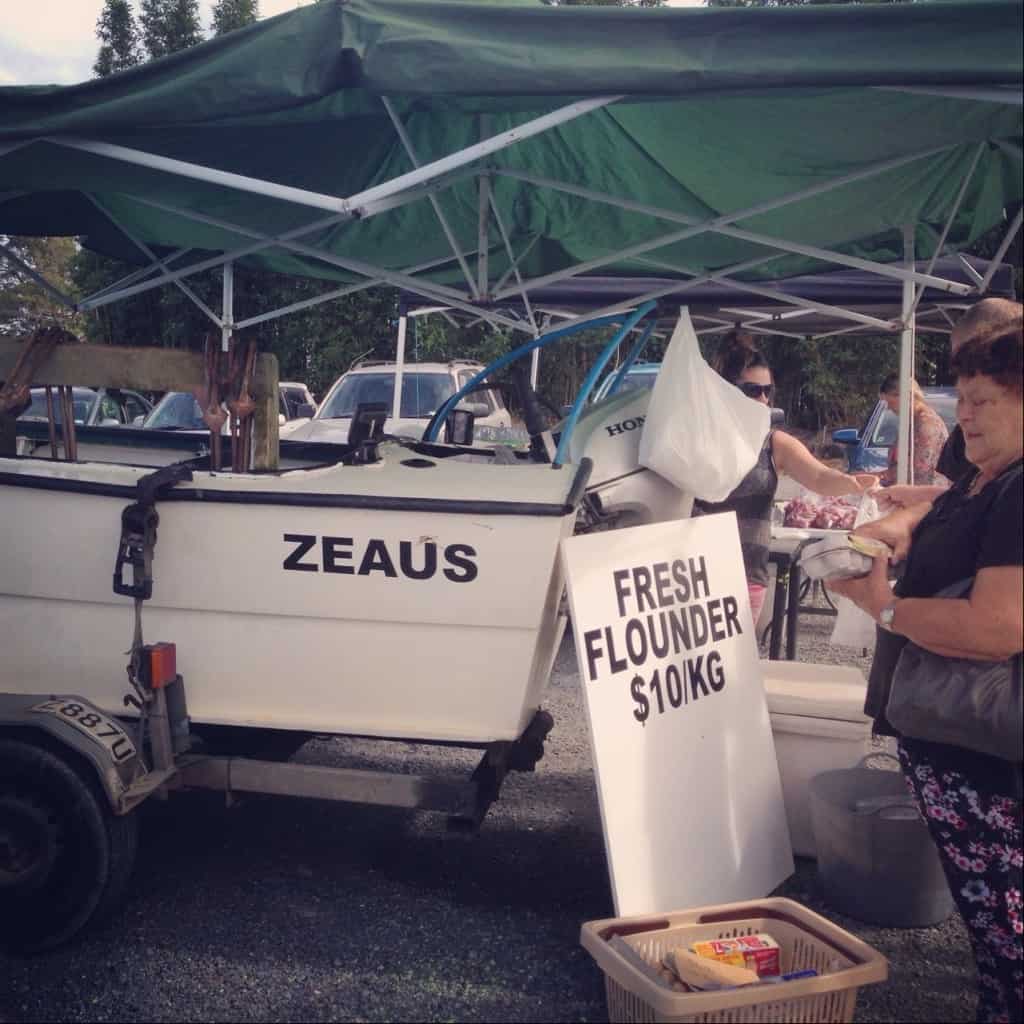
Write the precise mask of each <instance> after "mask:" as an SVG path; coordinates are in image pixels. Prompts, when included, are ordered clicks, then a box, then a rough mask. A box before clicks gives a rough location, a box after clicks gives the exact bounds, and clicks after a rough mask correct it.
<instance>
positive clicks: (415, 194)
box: [79, 170, 473, 310]
mask: <svg viewBox="0 0 1024 1024" xmlns="http://www.w3.org/2000/svg"><path fill="white" fill-rule="evenodd" d="M472 175H473V172H472V171H469V170H463V171H461V172H457V173H453V174H451V175H448V176H447V177H446V178H445V179H443V180H440V181H437V182H434V184H433V185H430V186H425V187H424V188H422V189H412V190H410V191H409V192H406V193H405V194H404V195H403V196H400V197H396V198H393V199H390V200H386V201H383V202H381V203H380V204H379V208H378V209H376V210H374V212H375V213H381V212H383V211H384V210H391V209H396V208H397V207H400V206H405V205H407V204H409V203H413V202H417V201H418V200H420V199H422V198H424V196H427V195H429V194H431V192H433V191H437V190H438V189H441V188H448V187H449V186H451V185H454V184H456V183H457V182H459V181H461V180H462V179H464V178H467V177H471V176H472ZM132 198H133V200H134V201H135V202H137V203H141V204H142V205H143V206H151V207H153V208H154V209H156V210H163V211H164V212H166V213H175V214H178V215H180V216H183V217H186V218H188V219H190V220H195V221H198V222H199V223H200V224H213V225H214V226H219V227H224V226H225V222H224V221H218V220H216V219H214V218H209V219H207V218H203V217H202V216H201V215H200V214H197V213H193V212H191V211H186V210H183V209H181V208H180V207H177V206H171V205H170V204H168V203H161V202H160V201H159V200H156V199H146V198H143V197H142V196H133V197H132ZM345 219H346V216H345V215H344V214H335V215H334V216H331V217H319V218H317V219H316V220H314V221H310V222H309V223H308V224H303V225H301V226H299V227H297V228H292V229H291V230H289V231H286V232H284V233H283V234H281V235H263V234H260V232H258V231H250V230H247V229H244V228H240V227H238V226H237V225H234V224H230V225H227V229H228V230H230V231H233V232H235V233H236V234H240V235H242V236H245V237H249V238H259V239H261V241H259V242H254V243H252V244H250V245H245V246H242V247H240V248H238V249H232V250H231V251H230V252H225V253H224V254H223V255H221V256H214V257H212V258H210V259H208V260H201V261H200V262H199V263H193V264H191V265H190V266H187V267H182V268H181V269H180V270H174V271H171V270H164V271H162V272H161V275H160V277H159V278H157V279H156V280H153V281H145V282H143V283H142V284H138V285H133V286H132V287H131V288H130V289H129V288H126V289H125V290H124V291H121V292H118V294H117V296H116V297H114V298H107V297H104V299H103V300H102V301H94V297H93V298H90V299H89V300H85V301H83V302H80V303H79V309H83V310H90V309H97V308H99V306H101V305H105V304H106V303H107V302H113V301H116V300H117V299H123V298H128V297H129V296H130V295H137V294H138V293H139V292H144V291H148V290H149V289H151V288H158V287H160V286H161V285H163V284H169V283H170V282H171V281H176V280H178V279H179V278H183V277H191V276H192V275H193V274H199V273H201V272H202V271H204V270H211V269H212V268H213V267H219V266H222V265H223V264H224V263H227V261H228V260H237V259H241V258H242V257H243V256H250V255H252V254H253V253H257V252H262V251H263V250H264V249H272V248H274V246H276V245H279V244H281V242H282V241H285V240H287V239H291V238H300V237H301V236H302V235H308V234H310V233H312V232H314V231H320V230H323V229H325V228H330V227H333V226H334V225H335V224H338V223H340V222H341V221H343V220H345ZM186 251H187V250H186Z"/></svg>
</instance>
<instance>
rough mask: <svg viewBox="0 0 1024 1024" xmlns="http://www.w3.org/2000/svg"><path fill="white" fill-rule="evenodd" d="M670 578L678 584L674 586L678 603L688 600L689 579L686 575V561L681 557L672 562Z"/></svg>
mask: <svg viewBox="0 0 1024 1024" xmlns="http://www.w3.org/2000/svg"><path fill="white" fill-rule="evenodd" d="M672 578H673V579H674V580H675V581H676V583H678V584H679V586H678V587H677V588H676V600H677V601H678V602H679V603H680V604H685V603H686V602H687V601H689V600H690V581H689V579H688V578H687V575H686V563H685V562H684V561H683V560H682V559H681V558H677V559H676V560H675V561H674V562H673V563H672Z"/></svg>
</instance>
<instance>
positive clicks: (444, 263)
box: [0, 0, 1022, 452]
mask: <svg viewBox="0 0 1024 1024" xmlns="http://www.w3.org/2000/svg"><path fill="white" fill-rule="evenodd" d="M1021 33H1022V7H1021V4H1020V3H1019V2H1008V0H973V2H955V3H928V2H925V3H913V4H893V5H875V4H871V5H807V6H800V7H785V8H773V9H753V10H751V9H742V8H741V9H722V8H715V9H692V8H691V9H675V8H667V9H664V10H662V9H644V10H635V9H617V8H580V7H572V8H560V7H549V6H545V5H543V4H539V3H533V2H519V0H517V2H514V3H510V2H507V0H504V2H501V3H496V2H482V0H476V2H461V0H447V2H439V3H430V4H424V3H422V2H419V0H321V2H320V3H317V4H313V5H310V6H307V7H304V8H301V9H298V10H296V11H294V12H291V13H288V14H284V15H280V16H278V17H276V18H271V19H267V20H265V21H262V22H259V23H258V24H256V25H253V26H250V27H248V28H245V29H242V30H240V31H237V32H234V33H231V34H229V35H226V36H222V37H219V38H217V39H215V40H211V41H210V42H207V43H205V44H203V45H201V46H197V47H195V48H193V49H190V50H187V51H184V52H181V53H178V54H174V55H172V56H170V57H167V58H164V59H162V60H159V61H154V62H152V63H151V64H147V65H145V66H142V67H139V68H135V69H132V70H130V71H126V72H123V73H121V74H118V75H114V76H111V77H110V78H106V79H102V80H97V81H92V82H88V83H83V84H81V85H76V86H70V87H63V88H58V87H42V88H40V87H21V88H6V89H0V232H4V233H7V234H48V235H79V236H81V237H82V238H83V240H84V242H85V244H86V245H88V246H91V247H93V248H95V249H97V250H99V251H102V252H106V253H109V254H112V255H117V256H120V257H122V258H124V259H127V260H129V261H132V262H136V263H139V264H140V269H139V270H138V271H137V272H135V273H134V274H132V275H130V276H129V277H128V278H126V279H124V280H122V281H121V282H118V283H117V284H116V285H114V286H111V287H110V288H107V289H104V290H103V291H101V292H100V293H98V294H96V295H93V296H90V297H88V298H86V299H85V300H83V301H81V302H80V303H78V306H79V308H82V309H95V308H97V307H99V306H101V305H103V304H105V303H108V302H113V301H116V300H117V299H118V298H122V297H125V296H127V295H131V294H136V293H138V292H141V291H144V290H147V289H150V288H154V287H160V286H163V285H166V284H170V283H173V284H175V285H177V286H178V287H180V288H183V289H185V290H187V291H190V290H189V289H188V285H187V283H186V280H187V278H188V277H189V276H191V275H193V274H196V273H199V272H201V271H203V270H207V269H210V268H212V267H218V266H221V267H223V268H224V304H223V308H222V310H221V312H220V313H219V314H217V313H215V312H214V311H213V310H210V309H208V308H207V307H205V306H203V307H202V308H203V309H204V311H205V313H206V314H207V315H208V316H209V317H210V318H211V320H213V321H214V322H215V323H216V324H217V325H218V326H219V327H220V328H221V329H222V331H223V332H224V336H225V339H226V338H227V336H228V335H229V334H230V333H231V332H232V331H235V330H242V329H244V328H245V327H246V326H248V325H251V324H254V323H256V322H259V321H261V320H263V319H267V318H269V317H271V316H276V315H281V314H282V313H285V312H287V311H288V310H287V309H286V310H275V311H267V312H266V313H261V314H259V315H257V316H253V317H250V318H248V319H247V320H243V321H241V322H235V320H234V315H233V303H232V299H231V292H232V269H231V268H232V267H233V265H234V264H235V263H236V262H246V263H250V264H253V265H259V266H264V267H268V268H272V269H275V270H278V271H283V272H287V273H296V274H305V275H310V276H316V277H320V278H324V279H327V280H333V281H336V282H337V288H335V289H333V290H331V291H329V292H328V293H327V294H326V295H325V296H324V298H329V297H333V296H338V295H341V294H345V293H350V292H352V291H356V290H359V289H362V288H368V287H372V286H375V285H381V284H387V285H393V286H397V287H401V288H405V289H408V290H410V291H415V292H416V293H418V294H420V295H422V296H423V297H424V298H426V299H428V300H430V301H432V302H437V303H438V304H440V305H444V306H447V307H452V308H460V309H465V310H467V311H470V312H478V313H479V314H480V315H482V316H485V317H487V318H488V319H490V320H492V321H494V322H496V323H502V324H504V325H506V326H509V327H512V328H514V329H516V330H521V331H524V332H526V333H527V334H535V333H536V332H537V330H538V329H539V328H538V324H537V319H536V317H535V316H534V313H533V310H532V307H531V303H530V299H529V295H530V292H531V290H532V289H534V288H536V287H540V286H543V285H546V284H551V283H554V282H557V281H560V280H565V279H567V278H570V277H573V276H577V275H580V274H588V273H594V272H600V273H602V274H614V275H616V276H623V277H637V278H645V277H646V278H650V277H652V276H655V275H656V276H657V277H659V278H669V279H671V280H670V283H669V284H667V285H664V286H663V287H662V289H660V290H659V295H654V296H651V295H650V293H647V294H643V293H641V294H640V295H638V296H637V300H636V301H641V300H643V299H645V298H650V297H655V298H657V297H660V296H661V295H664V294H672V295H673V297H675V296H678V297H679V300H680V302H685V293H686V290H687V289H688V288H694V287H699V286H700V285H701V284H703V283H705V282H707V281H709V280H710V281H716V282H719V283H722V284H725V285H730V286H737V287H742V288H743V289H744V290H745V291H746V292H748V293H749V294H750V295H751V296H752V297H760V298H768V299H770V298H773V297H775V294H776V292H775V290H774V289H773V288H772V282H773V281H775V280H777V279H779V278H785V277H790V276H792V275H794V274H798V273H807V272H814V271H820V270H822V269H826V268H835V267H852V268H856V269H861V270H872V271H874V272H875V273H879V274H882V275H884V276H888V277H891V278H894V279H896V280H898V281H900V282H902V285H903V295H904V301H903V304H902V316H901V319H900V322H899V326H900V327H901V329H902V332H903V341H904V344H903V353H904V360H903V370H904V373H905V374H909V373H910V369H911V363H910V359H911V352H912V335H913V310H914V306H915V303H916V301H917V300H918V299H919V297H920V294H921V291H922V289H923V287H924V286H929V287H932V288H938V289H941V290H943V291H946V292H950V293H953V294H958V295H965V296H966V295H970V294H977V293H980V292H983V291H985V289H986V288H987V286H988V284H989V281H988V280H987V276H986V275H978V278H977V280H974V281H973V283H971V284H965V283H963V282H962V281H950V280H946V279H943V278H941V277H939V276H937V275H936V274H934V272H933V270H934V268H933V267H932V268H931V269H929V264H930V262H931V261H932V260H933V259H935V258H937V257H938V256H939V255H940V254H941V253H943V252H945V251H958V250H961V249H963V248H964V247H966V246H968V245H970V244H971V243H972V242H973V241H975V240H976V239H977V238H978V237H979V236H980V235H981V234H982V233H984V232H985V231H987V230H989V229H990V228H992V227H993V226H995V225H997V224H999V223H1000V222H1001V221H1002V220H1003V219H1004V218H1005V217H1006V211H1008V210H1009V211H1010V217H1009V219H1010V223H1009V225H1008V230H1007V234H1006V237H1005V240H1004V244H1003V246H1002V247H1001V249H1000V252H998V253H997V255H996V258H995V260H994V261H993V266H995V265H997V264H998V262H999V260H1000V259H1001V258H1002V255H1003V253H1004V252H1005V249H1006V247H1007V246H1008V245H1009V242H1010V240H1011V239H1012V236H1013V233H1014V232H1015V231H1016V230H1017V229H1018V228H1019V226H1020V220H1021V216H1020V212H1019V208H1020V201H1021V193H1022V185H1021V136H1022V125H1021V81H1022V58H1021ZM1014 210H1016V211H1017V212H1016V214H1015V215H1014V214H1013V211H1014ZM8 255H9V256H10V255H12V254H10V253H8ZM915 260H926V261H929V263H926V265H925V267H924V268H923V269H922V268H921V267H920V266H917V267H915V266H914V261H915ZM28 269H31V268H28ZM515 296H518V298H519V300H520V301H521V306H522V314H521V315H519V316H516V315H509V314H507V313H502V312H497V311H496V309H495V303H501V302H502V301H505V300H508V299H509V298H510V297H515ZM807 301H809V302H810V301H813V300H807ZM821 305H822V304H820V303H819V304H818V306H819V307H820V306H821ZM811 308H813V307H811ZM833 308H834V307H831V306H829V307H828V309H829V310H831V309H833ZM598 312H600V311H598ZM842 312H843V313H844V315H846V316H847V318H848V319H849V320H850V322H852V323H862V324H868V325H875V326H878V327H879V328H880V329H884V328H887V329H892V326H893V324H892V322H891V321H888V320H885V321H883V320H879V319H877V318H874V317H871V316H870V315H867V314H862V313H858V312H857V311H856V310H843V311H842ZM906 390H907V389H904V391H905V392H906ZM902 421H903V423H902V425H901V430H904V429H906V424H907V423H908V421H909V416H904V417H902ZM900 449H901V451H902V452H906V451H907V445H906V443H902V444H901V446H900Z"/></svg>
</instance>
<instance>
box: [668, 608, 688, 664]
mask: <svg viewBox="0 0 1024 1024" xmlns="http://www.w3.org/2000/svg"><path fill="white" fill-rule="evenodd" d="M668 614H669V620H668V622H669V625H670V626H671V627H672V650H673V651H674V652H675V653H676V654H679V653H680V652H681V651H684V650H685V651H688V650H689V649H690V626H689V624H688V623H687V621H686V609H685V608H673V609H672V611H670V612H669V613H668Z"/></svg>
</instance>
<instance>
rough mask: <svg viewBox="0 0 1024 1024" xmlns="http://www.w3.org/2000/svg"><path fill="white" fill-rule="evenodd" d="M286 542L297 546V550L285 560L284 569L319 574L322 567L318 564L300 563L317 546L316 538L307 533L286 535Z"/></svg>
mask: <svg viewBox="0 0 1024 1024" xmlns="http://www.w3.org/2000/svg"><path fill="white" fill-rule="evenodd" d="M284 539H285V542H286V543H288V544H295V545H296V548H295V550H294V551H293V552H292V553H291V554H290V555H289V556H288V557H287V558H286V559H285V560H284V564H283V565H282V568H284V569H292V570H293V571H295V572H319V571H320V566H319V565H317V564H316V562H312V563H311V562H300V561H299V559H300V558H301V557H302V556H303V555H304V554H305V553H306V552H307V551H310V550H311V549H312V547H313V545H314V544H316V537H312V536H310V535H309V534H305V533H286V534H285V535H284Z"/></svg>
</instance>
